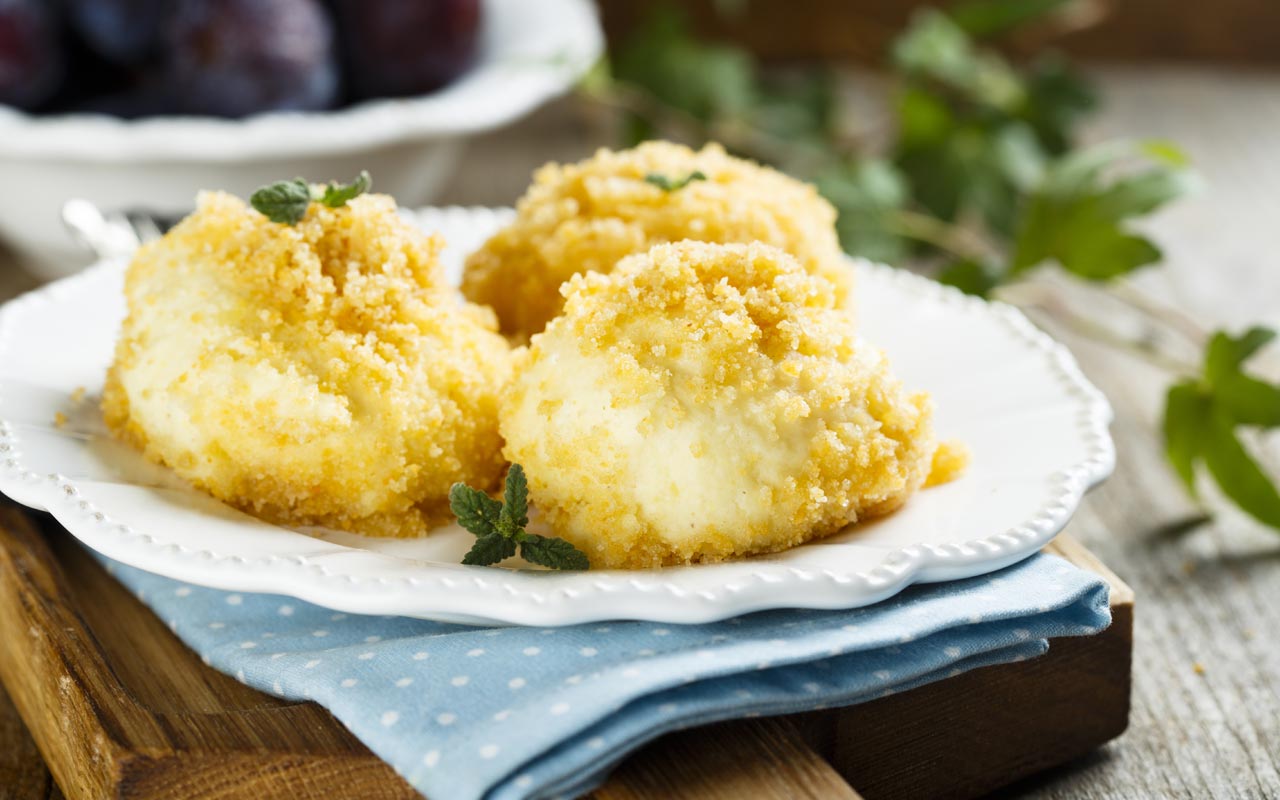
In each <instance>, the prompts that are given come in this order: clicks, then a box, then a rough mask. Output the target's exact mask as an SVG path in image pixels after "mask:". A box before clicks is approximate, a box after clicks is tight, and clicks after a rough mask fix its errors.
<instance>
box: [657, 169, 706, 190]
mask: <svg viewBox="0 0 1280 800" xmlns="http://www.w3.org/2000/svg"><path fill="white" fill-rule="evenodd" d="M706 179H707V176H706V175H703V174H702V171H701V170H694V171H693V172H690V173H689V174H688V175H685V176H684V177H683V178H676V179H675V180H672V179H671V178H668V177H667V176H666V175H659V174H658V173H656V172H650V173H649V174H648V175H645V176H644V180H645V183H652V184H653V185H654V186H657V187H658V188H659V189H662V190H663V191H665V192H674V191H676V190H677V189H683V188H684V187H686V186H688V185H689V184H690V183H693V182H694V181H705V180H706Z"/></svg>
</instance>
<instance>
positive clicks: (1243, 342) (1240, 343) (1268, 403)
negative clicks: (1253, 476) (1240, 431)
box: [1204, 327, 1280, 427]
mask: <svg viewBox="0 0 1280 800" xmlns="http://www.w3.org/2000/svg"><path fill="white" fill-rule="evenodd" d="M1275 336H1276V332H1275V331H1273V330H1271V329H1269V328H1261V327H1254V328H1250V329H1249V330H1247V331H1245V332H1244V333H1243V334H1242V335H1240V336H1239V337H1234V336H1231V335H1230V334H1228V333H1224V332H1222V331H1219V332H1217V333H1215V334H1214V335H1213V337H1212V338H1211V339H1210V340H1209V347H1208V351H1207V354H1206V356H1205V364H1204V380H1205V381H1206V382H1207V383H1208V384H1209V385H1210V386H1212V387H1213V393H1214V397H1215V398H1216V399H1217V401H1218V404H1219V405H1220V406H1221V408H1222V410H1223V411H1224V412H1225V413H1226V414H1227V416H1228V417H1229V418H1230V419H1231V420H1232V421H1233V422H1235V423H1236V424H1238V425H1261V426H1264V427H1277V426H1280V385H1273V384H1270V383H1266V382H1265V381H1260V380H1258V379H1257V378H1255V377H1253V376H1251V375H1247V374H1245V373H1244V372H1243V370H1242V368H1243V366H1244V363H1245V362H1246V361H1248V360H1249V359H1250V358H1251V357H1253V355H1254V354H1255V353H1257V352H1258V351H1259V350H1260V349H1262V348H1263V347H1265V346H1266V345H1267V344H1268V343H1270V342H1271V341H1272V340H1273V339H1275Z"/></svg>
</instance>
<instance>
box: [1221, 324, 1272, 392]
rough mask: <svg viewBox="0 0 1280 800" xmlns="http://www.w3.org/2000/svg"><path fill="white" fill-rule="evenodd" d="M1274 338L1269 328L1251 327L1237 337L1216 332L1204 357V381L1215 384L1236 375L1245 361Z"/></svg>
mask: <svg viewBox="0 0 1280 800" xmlns="http://www.w3.org/2000/svg"><path fill="white" fill-rule="evenodd" d="M1274 338H1276V332H1275V331H1273V330H1271V329H1270V328H1262V327H1253V328H1250V329H1249V330H1247V331H1245V332H1244V333H1243V334H1241V335H1240V336H1239V337H1235V336H1232V335H1231V334H1229V333H1226V332H1224V331H1218V332H1217V333H1215V334H1214V335H1213V337H1212V338H1211V339H1210V340H1209V347H1208V350H1207V352H1206V355H1205V362H1204V377H1205V380H1207V381H1209V382H1210V383H1212V384H1217V383H1219V382H1221V381H1222V380H1223V379H1224V378H1226V377H1228V376H1230V375H1232V374H1235V373H1238V372H1239V371H1240V366H1241V365H1242V364H1244V362H1245V361H1247V360H1248V359H1249V358H1250V357H1251V356H1253V354H1254V353H1256V352H1258V351H1259V350H1261V349H1262V348H1263V347H1266V346H1267V344H1269V343H1270V342H1271V340H1272V339H1274Z"/></svg>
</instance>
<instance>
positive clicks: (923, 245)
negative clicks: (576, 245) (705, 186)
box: [580, 0, 1280, 530]
mask: <svg viewBox="0 0 1280 800" xmlns="http://www.w3.org/2000/svg"><path fill="white" fill-rule="evenodd" d="M749 4H750V0H736V1H735V2H729V0H721V2H719V3H717V4H716V8H717V13H719V14H720V15H724V16H728V17H732V16H734V15H738V14H741V13H743V11H744V9H745V8H746V7H747V6H748V5H749ZM1099 16H1100V6H1099V5H1098V4H1097V3H1095V2H1091V0H968V2H961V3H957V4H953V5H951V6H949V7H947V8H945V9H937V8H929V7H925V8H920V9H918V10H916V11H915V12H914V14H913V15H912V16H911V17H910V19H909V21H908V23H907V24H906V26H905V27H904V28H903V29H902V30H900V31H898V32H897V33H896V34H894V35H892V36H891V37H890V39H889V41H888V43H887V46H886V47H885V48H884V49H885V50H886V51H887V56H886V57H885V58H884V63H883V67H884V71H885V72H886V73H887V76H888V84H889V87H888V94H887V100H886V101H885V105H886V107H885V108H882V109H879V110H877V111H875V112H874V113H872V114H867V113H866V109H865V108H863V109H856V110H855V109H850V108H848V107H847V106H848V105H849V102H850V101H849V98H848V96H847V93H846V92H842V91H841V90H840V82H839V80H838V79H837V76H836V74H835V73H834V72H833V69H832V68H831V67H829V66H828V65H826V64H823V63H816V64H815V63H808V64H783V65H766V64H763V63H761V61H759V60H758V58H757V56H756V55H755V54H754V53H753V52H752V51H750V50H748V49H746V48H745V47H743V46H742V45H740V44H735V43H729V42H727V41H720V40H716V39H710V38H706V37H702V36H699V35H697V34H695V33H694V29H693V27H692V25H691V22H690V19H689V16H688V14H687V12H686V11H685V10H683V7H678V6H676V5H673V4H662V3H657V4H652V5H651V6H650V7H649V8H648V10H647V12H646V14H645V15H644V16H643V17H642V18H640V19H639V20H638V23H637V24H636V25H634V26H632V28H631V30H630V32H629V33H628V34H627V35H626V36H625V37H624V38H623V39H622V40H621V41H619V42H617V43H616V44H615V46H614V47H613V50H612V52H611V54H610V55H609V57H608V58H607V59H605V60H604V61H602V62H601V63H600V64H599V65H598V66H597V68H596V69H595V70H593V71H592V72H591V73H590V74H589V75H588V76H587V78H586V79H585V80H584V81H583V82H582V84H581V86H580V94H581V95H582V96H583V97H585V98H587V99H588V100H589V101H590V102H591V103H593V104H597V105H599V106H602V107H604V108H607V109H610V110H612V111H614V112H616V113H617V114H618V115H619V117H620V121H621V125H620V130H621V132H622V134H621V135H622V139H623V141H622V142H620V144H623V145H631V144H634V143H636V142H638V141H641V140H644V139H649V138H658V137H661V138H669V139H675V140H679V141H685V142H687V143H689V144H693V145H698V144H701V143H703V142H706V141H712V140H714V141H719V142H720V143H722V144H723V145H725V147H726V148H727V149H729V150H730V151H731V152H734V153H736V154H738V155H742V156H745V157H749V158H752V159H755V160H757V161H760V162H763V163H767V164H771V165H773V166H776V167H778V168H779V169H781V170H783V171H786V172H788V173H791V174H793V175H796V176H797V177H800V178H803V179H805V180H808V181H811V182H813V183H814V184H815V185H816V186H817V188H818V190H819V191H820V192H821V193H822V195H823V196H825V197H826V198H827V199H828V200H829V201H830V202H831V203H832V205H834V206H835V208H836V210H837V212H838V214H839V218H838V220H839V221H838V223H837V224H838V229H839V234H840V241H841V244H842V245H843V247H844V248H845V250H846V251H848V252H849V253H850V254H851V255H855V256H864V257H867V258H870V259H874V260H879V261H886V262H889V263H893V264H896V265H899V266H909V267H910V268H912V269H914V270H917V271H920V272H923V273H924V274H927V275H930V276H932V277H934V278H936V279H937V280H939V281H941V282H943V283H947V284H951V285H953V286H955V287H957V288H959V289H961V290H963V291H965V292H968V293H971V294H976V295H982V296H995V297H997V298H1003V299H1007V300H1012V301H1016V300H1017V299H1018V297H1019V294H1018V292H1017V284H1019V282H1020V281H1022V280H1023V278H1024V277H1026V276H1027V275H1028V274H1029V273H1031V272H1033V271H1035V270H1038V269H1042V268H1046V267H1048V268H1056V269H1058V270H1061V271H1062V272H1064V273H1066V274H1068V275H1070V276H1071V277H1073V278H1075V279H1079V280H1081V281H1086V282H1089V283H1093V284H1097V285H1098V286H1100V287H1101V288H1103V289H1105V290H1106V291H1107V292H1109V293H1111V294H1113V295H1114V296H1115V297H1117V298H1119V299H1120V300H1122V301H1124V302H1126V303H1128V304H1129V305H1130V306H1131V307H1132V308H1134V309H1135V310H1136V311H1138V312H1139V313H1142V314H1145V315H1147V316H1149V317H1153V318H1157V319H1164V320H1166V321H1172V322H1173V323H1174V325H1173V327H1174V328H1176V329H1178V330H1180V331H1181V332H1182V333H1183V335H1184V336H1185V337H1186V338H1189V339H1191V340H1192V343H1193V344H1195V345H1196V346H1197V347H1199V348H1202V349H1204V352H1205V356H1204V363H1203V367H1202V366H1201V365H1200V364H1197V363H1190V362H1182V361H1179V360H1178V359H1176V358H1171V357H1169V356H1168V355H1167V354H1165V353H1162V352H1159V351H1157V350H1155V349H1154V348H1153V347H1152V346H1151V344H1150V343H1149V342H1146V341H1142V340H1127V339H1124V338H1123V337H1118V336H1116V335H1115V334H1114V333H1112V332H1110V331H1104V330H1102V329H1097V328H1089V327H1087V326H1086V327H1085V331H1084V332H1086V333H1093V334H1095V335H1097V336H1098V337H1100V338H1104V339H1105V340H1106V341H1107V342H1108V343H1110V344H1114V345H1117V346H1122V347H1126V348H1128V349H1130V350H1132V351H1134V352H1136V353H1137V354H1139V355H1142V356H1143V357H1145V358H1147V359H1148V360H1150V361H1153V362H1154V363H1157V364H1158V365H1160V366H1161V367H1164V368H1166V369H1168V370H1169V371H1170V372H1171V373H1173V375H1174V378H1175V384H1174V386H1173V387H1172V388H1171V389H1170V392H1169V395H1168V399H1167V404H1166V411H1165V433H1166V443H1167V448H1166V450H1167V454H1168V457H1169V459H1170V462H1171V464H1172V465H1173V466H1174V467H1175V468H1176V470H1177V471H1178V472H1179V474H1180V475H1181V476H1182V477H1183V479H1184V481H1185V482H1186V485H1187V486H1188V488H1189V489H1190V490H1191V491H1192V492H1193V493H1194V490H1195V474H1196V469H1197V465H1199V464H1203V465H1204V467H1205V470H1206V472H1207V473H1208V474H1209V475H1210V476H1211V477H1212V478H1213V479H1214V480H1215V481H1216V482H1217V483H1218V484H1219V486H1220V487H1221V489H1222V490H1223V493H1224V494H1225V495H1226V496H1227V497H1229V498H1230V499H1231V500H1232V501H1233V502H1235V503H1236V504H1237V505H1238V506H1239V507H1240V508H1241V509H1243V510H1244V511H1246V512H1248V513H1249V514H1251V515H1252V516H1254V517H1255V518H1257V519H1259V520H1260V521H1262V522H1264V523H1266V524H1268V525H1270V526H1272V527H1274V528H1276V529H1277V530H1280V492H1278V491H1277V488H1276V485H1275V482H1274V481H1273V480H1272V479H1271V478H1270V477H1269V476H1268V475H1267V474H1266V473H1265V471H1264V470H1263V469H1262V468H1261V467H1260V466H1259V464H1258V463H1257V461H1256V460H1255V459H1254V458H1253V457H1252V456H1251V455H1250V453H1249V451H1248V450H1247V448H1246V447H1245V446H1244V445H1243V444H1242V441H1241V438H1240V433H1241V432H1242V429H1258V428H1261V429H1267V428H1276V427H1280V386H1275V385H1272V384H1268V383H1266V382H1265V381H1262V380H1260V379H1258V378H1256V377H1254V376H1251V375H1249V374H1248V373H1247V372H1246V369H1245V362H1246V361H1247V360H1248V358H1249V357H1251V356H1252V355H1253V354H1254V353H1255V352H1256V351H1257V350H1258V349H1259V348H1260V347H1262V346H1263V345H1264V344H1266V342H1267V341H1269V340H1270V338H1271V336H1272V335H1273V334H1272V332H1271V331H1268V330H1266V329H1262V328H1255V329H1251V330H1250V331H1248V332H1246V333H1244V334H1242V335H1241V336H1239V337H1234V336H1232V335H1231V334H1230V333H1228V332H1212V333H1211V332H1208V331H1200V330H1199V329H1197V328H1196V326H1195V325H1194V323H1191V322H1189V321H1188V320H1187V319H1186V316H1185V315H1183V314H1182V313H1181V312H1180V311H1179V310H1177V309H1173V308H1167V307H1164V306H1161V305H1160V304H1158V303H1156V302H1154V301H1152V300H1151V299H1149V298H1146V297H1145V296H1143V295H1142V293H1140V292H1138V291H1137V290H1136V289H1135V288H1134V286H1133V285H1132V284H1131V283H1129V282H1128V281H1126V280H1125V276H1127V275H1129V274H1130V273H1132V272H1134V271H1135V270H1138V269H1141V268H1145V267H1149V266H1152V265H1156V264H1158V263H1159V261H1160V259H1161V252H1160V248H1159V246H1158V245H1157V244H1156V243H1155V242H1153V241H1151V240H1150V239H1149V238H1148V237H1147V236H1146V235H1144V234H1143V233H1142V232H1141V230H1140V229H1138V228H1137V227H1135V226H1134V224H1133V223H1134V221H1135V220H1139V219H1141V218H1142V217H1144V216H1146V215H1149V214H1151V213H1153V212H1155V211H1157V210H1159V209H1160V208H1161V207H1163V206H1164V205H1166V204H1168V203H1170V202H1173V201H1175V200H1177V198H1179V197H1180V196H1182V195H1184V194H1185V193H1187V192H1189V191H1193V190H1195V189H1196V188H1197V186H1198V180H1197V178H1196V175H1195V173H1194V172H1193V171H1192V170H1191V168H1190V165H1189V164H1188V162H1187V159H1186V157H1185V156H1184V155H1183V153H1182V152H1181V151H1180V150H1179V148H1178V147H1177V146H1176V144H1174V143H1171V142H1167V141H1155V140H1146V141H1129V140H1126V141H1108V142H1100V143H1091V144H1088V145H1087V146H1086V145H1084V144H1082V141H1081V130H1080V129H1081V124H1082V123H1083V122H1084V121H1085V120H1087V118H1088V116H1089V114H1090V113H1091V112H1092V111H1094V110H1095V109H1096V108H1097V106H1098V103H1099V98H1098V93H1097V92H1096V91H1095V89H1094V87H1093V85H1092V83H1091V82H1090V80H1089V79H1088V78H1087V76H1085V75H1084V74H1083V73H1082V72H1080V71H1079V70H1077V69H1076V68H1075V67H1074V66H1073V65H1072V63H1071V62H1070V61H1069V60H1068V59H1067V58H1066V57H1065V56H1063V55H1062V54H1060V53H1058V52H1056V51H1055V50H1054V49H1053V48H1052V46H1051V44H1050V46H1045V43H1051V42H1052V39H1053V36H1054V34H1055V32H1061V31H1074V30H1078V29H1080V28H1081V27H1082V26H1087V25H1089V24H1091V23H1093V22H1096V21H1097V19H1098V18H1099ZM1028 31H1031V32H1033V35H1034V36H1033V38H1034V40H1035V42H1036V46H1035V47H1033V48H1031V49H1032V50H1034V52H1035V54H1034V55H1031V56H1029V57H1025V58H1010V57H1008V56H1007V55H1005V51H1006V50H1008V49H1009V48H1005V49H1004V50H1002V49H1001V47H1000V45H1002V44H1005V43H1007V42H1008V41H1010V40H1017V39H1018V37H1024V40H1025V37H1026V36H1027V32H1028ZM1014 49H1017V48H1014ZM868 117H870V120H871V121H870V123H868ZM1081 321H1082V324H1083V322H1084V321H1083V320H1081Z"/></svg>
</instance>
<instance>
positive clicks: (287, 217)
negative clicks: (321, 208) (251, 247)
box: [249, 170, 373, 225]
mask: <svg viewBox="0 0 1280 800" xmlns="http://www.w3.org/2000/svg"><path fill="white" fill-rule="evenodd" d="M372 187H373V179H372V178H370V177H369V173H368V172H366V171H364V170H361V171H360V174H359V175H357V176H356V177H355V180H353V181H351V183H338V182H337V181H330V182H329V183H327V184H323V185H321V184H312V183H307V182H306V181H304V180H303V179H302V178H294V179H293V180H291V181H276V182H275V183H271V184H267V185H266V186H263V187H262V188H260V189H258V190H257V191H255V192H254V193H253V194H252V195H250V196H249V205H251V206H253V208H254V210H256V211H257V212H258V213H260V214H262V215H263V216H265V217H266V218H267V219H269V220H271V221H272V222H277V223H280V224H282V225H297V224H298V223H299V222H301V221H302V218H303V217H305V216H306V215H307V208H309V207H310V206H311V203H312V202H317V203H323V204H324V205H326V206H328V207H329V208H341V207H342V206H345V205H346V204H347V203H348V202H350V201H351V200H354V199H355V198H357V197H359V196H360V195H362V194H364V193H365V192H367V191H369V189H370V188H372Z"/></svg>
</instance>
